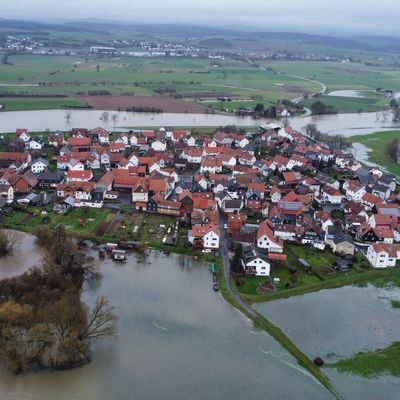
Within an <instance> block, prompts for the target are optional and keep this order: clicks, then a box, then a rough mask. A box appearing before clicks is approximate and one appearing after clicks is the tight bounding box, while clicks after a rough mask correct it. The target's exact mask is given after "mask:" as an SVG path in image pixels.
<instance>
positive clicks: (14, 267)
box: [0, 231, 42, 279]
mask: <svg viewBox="0 0 400 400" xmlns="http://www.w3.org/2000/svg"><path fill="white" fill-rule="evenodd" d="M9 232H11V233H12V234H14V235H17V236H18V237H19V238H20V241H19V244H17V245H16V249H15V251H14V254H13V255H10V256H6V257H0V279H4V278H10V277H12V276H17V275H21V274H23V273H24V272H26V271H27V270H28V269H29V268H30V267H32V266H34V265H39V263H40V260H41V258H42V253H41V251H40V249H38V247H37V245H36V239H35V237H34V236H32V235H26V234H24V233H21V232H16V231H9Z"/></svg>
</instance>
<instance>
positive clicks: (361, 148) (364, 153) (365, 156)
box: [351, 142, 385, 170]
mask: <svg viewBox="0 0 400 400" xmlns="http://www.w3.org/2000/svg"><path fill="white" fill-rule="evenodd" d="M351 151H352V153H353V155H354V158H355V159H356V160H358V161H360V162H362V163H364V164H365V165H367V166H369V167H379V168H380V169H383V170H385V168H383V167H381V166H379V165H378V164H375V163H373V162H371V161H368V160H369V153H371V152H372V149H370V148H369V147H367V146H366V145H365V144H363V143H358V142H356V143H353V144H352V149H351Z"/></svg>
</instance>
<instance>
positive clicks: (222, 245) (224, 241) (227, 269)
mask: <svg viewBox="0 0 400 400" xmlns="http://www.w3.org/2000/svg"><path fill="white" fill-rule="evenodd" d="M226 223H227V218H226V217H225V216H224V215H222V213H220V215H219V227H220V229H221V236H220V242H219V250H220V254H221V257H222V265H223V267H224V276H225V280H226V286H227V288H228V291H229V293H230V294H231V296H232V297H233V298H234V299H235V300H236V302H237V303H238V304H239V305H240V306H241V307H242V308H243V309H244V310H245V312H246V314H248V315H249V316H250V317H252V318H256V317H257V315H256V313H255V312H254V311H253V309H252V308H251V307H250V306H249V305H248V304H247V303H246V302H244V301H243V300H242V299H241V297H240V296H239V295H238V294H237V293H236V291H235V290H234V289H233V288H232V283H231V277H230V275H231V263H230V261H229V254H228V235H227V232H226V229H224V225H225V224H226Z"/></svg>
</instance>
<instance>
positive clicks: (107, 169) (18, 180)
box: [0, 125, 400, 275]
mask: <svg viewBox="0 0 400 400" xmlns="http://www.w3.org/2000/svg"><path fill="white" fill-rule="evenodd" d="M13 140H14V141H17V142H18V143H19V145H20V147H19V148H21V145H23V149H24V151H13V152H0V207H4V206H6V205H7V204H12V203H15V202H18V203H22V204H33V205H42V204H47V203H48V202H50V201H52V202H54V203H55V204H54V209H55V210H57V211H60V212H62V211H63V210H66V209H68V208H69V207H94V208H101V207H106V206H107V205H108V204H109V203H113V204H114V205H115V204H118V203H123V202H128V203H131V204H133V206H134V210H135V212H146V213H155V214H161V215H169V216H174V217H176V218H179V219H181V220H185V221H186V222H187V224H188V225H189V226H190V229H189V232H188V242H190V244H191V245H192V246H193V247H194V248H203V249H210V250H216V249H218V248H219V246H220V238H221V229H226V230H227V234H228V237H229V239H230V241H231V243H233V244H238V243H240V244H241V245H242V246H243V249H244V250H243V257H242V265H243V268H244V270H245V271H246V273H247V274H248V275H269V274H270V269H271V265H274V264H276V263H284V262H285V261H286V255H285V254H284V242H285V241H290V242H294V243H299V244H302V245H307V246H310V247H313V248H315V249H321V250H322V249H325V248H330V249H331V250H332V251H333V252H334V253H337V254H339V255H343V256H345V255H348V256H352V255H354V253H355V251H358V249H360V250H362V251H363V252H364V253H365V255H366V257H367V258H368V260H369V262H370V263H371V264H372V266H373V267H376V268H384V267H389V266H394V265H395V264H396V262H397V260H398V259H399V258H400V224H399V221H400V207H399V205H400V197H399V196H398V195H397V194H396V186H397V182H396V179H395V177H393V176H390V175H385V174H383V173H382V171H381V170H380V169H378V168H365V167H363V166H362V165H361V164H360V163H359V162H357V161H356V160H355V159H354V158H353V156H352V155H351V154H350V153H345V152H343V151H340V150H338V151H332V150H329V149H327V148H325V147H324V146H323V145H321V144H319V143H316V142H314V141H311V140H310V139H308V138H307V137H305V136H304V135H303V134H301V133H299V132H297V131H295V130H294V129H292V128H291V127H289V126H284V127H281V126H278V125H266V126H263V127H260V128H259V130H258V132H257V134H244V133H227V132H224V131H222V130H218V131H216V132H215V133H214V134H213V135H212V136H210V135H204V136H196V137H195V136H193V135H192V134H191V132H190V131H177V130H174V129H172V128H171V129H169V128H162V129H160V130H158V131H142V130H137V131H136V130H135V131H130V132H123V133H113V134H110V132H108V131H106V130H104V129H103V128H95V129H83V128H74V129H72V131H71V132H70V133H68V134H67V133H64V132H54V133H51V134H49V135H48V137H46V140H44V139H43V137H37V136H34V135H31V134H30V133H29V132H28V130H27V129H17V131H16V134H15V137H14V139H13ZM49 154H51V156H49ZM221 218H224V220H223V221H225V220H226V224H225V223H223V224H222V219H221Z"/></svg>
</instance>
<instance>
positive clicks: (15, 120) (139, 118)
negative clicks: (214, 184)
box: [0, 110, 400, 136]
mask: <svg viewBox="0 0 400 400" xmlns="http://www.w3.org/2000/svg"><path fill="white" fill-rule="evenodd" d="M69 112H70V115H71V118H70V119H69V120H67V119H66V118H65V117H66V111H65V110H40V111H5V112H0V132H2V133H5V132H14V131H15V130H16V129H17V128H28V129H29V130H30V131H32V132H35V131H36V132H39V131H45V130H46V129H49V130H52V131H54V130H57V129H59V130H64V131H66V130H70V129H71V128H72V127H82V128H94V127H97V126H100V127H103V128H105V129H109V130H113V129H114V121H112V119H111V114H112V112H108V113H109V115H110V117H109V119H108V120H104V119H101V116H102V113H103V112H104V111H102V110H70V111H69ZM116 114H117V119H116V121H115V128H116V129H127V128H135V127H163V126H167V127H179V126H185V127H207V126H210V127H211V126H223V125H237V126H248V127H251V126H259V125H262V124H265V123H268V122H277V123H280V124H283V122H284V121H271V120H269V121H266V120H263V119H253V118H251V117H238V116H233V115H219V114H190V113H187V114H179V113H176V114H173V113H163V114H151V113H132V112H125V111H121V112H116ZM287 122H288V123H289V125H291V126H292V127H293V128H295V129H297V130H299V131H301V130H302V128H303V127H304V126H305V125H307V124H309V123H312V124H315V125H316V126H317V128H318V129H319V130H320V131H321V132H323V133H327V134H331V135H336V134H341V135H344V136H352V135H360V134H368V133H373V132H378V131H386V130H391V129H396V128H400V122H396V123H394V122H392V121H391V116H390V113H387V115H386V114H385V113H354V114H335V115H316V116H308V117H303V118H302V117H293V118H289V119H288V121H287Z"/></svg>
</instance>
